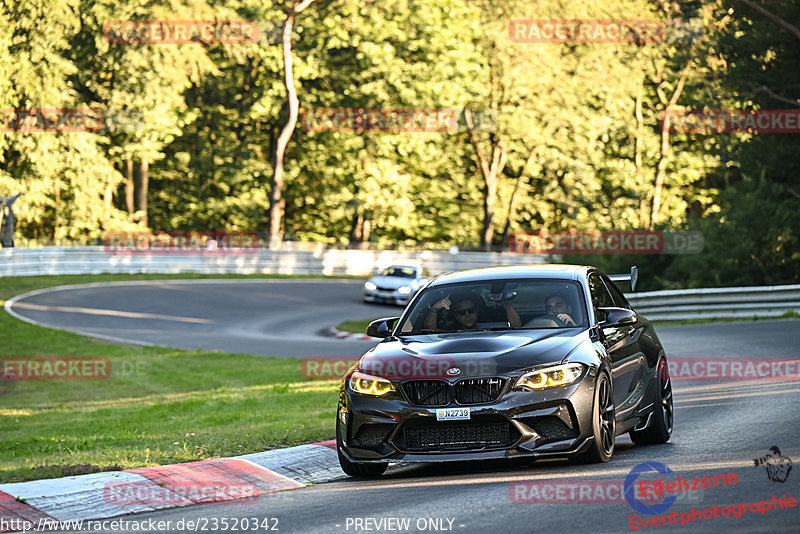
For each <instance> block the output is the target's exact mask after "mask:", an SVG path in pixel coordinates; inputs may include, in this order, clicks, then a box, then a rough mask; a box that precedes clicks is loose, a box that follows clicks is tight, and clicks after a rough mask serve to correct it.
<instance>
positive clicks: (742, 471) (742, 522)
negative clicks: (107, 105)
mask: <svg viewBox="0 0 800 534" xmlns="http://www.w3.org/2000/svg"><path fill="white" fill-rule="evenodd" d="M144 285H146V286H147V287H125V286H111V287H107V288H87V289H72V290H67V291H58V292H51V293H44V294H40V295H35V296H31V297H29V298H25V299H22V300H20V301H18V302H17V303H16V304H15V305H14V306H13V309H14V311H15V312H16V313H19V314H25V316H26V317H28V318H31V319H34V320H36V321H40V322H43V323H48V324H54V325H58V326H61V327H68V328H72V329H75V330H81V331H91V332H93V333H96V334H103V335H114V336H116V337H123V338H125V337H126V336H130V337H131V338H133V339H138V340H145V341H149V342H153V343H156V342H159V343H163V344H167V345H172V346H178V347H181V346H187V347H196V346H202V347H203V348H218V349H219V350H229V351H233V352H255V353H258V354H273V355H283V356H300V355H319V354H320V352H323V353H325V354H335V355H352V354H355V353H350V352H348V351H352V350H355V351H357V352H361V351H363V350H364V349H365V348H367V347H369V343H363V342H359V343H348V342H346V341H338V340H327V339H322V338H315V337H314V336H313V333H314V332H315V331H316V329H318V328H319V327H321V326H324V325H330V324H336V323H338V322H339V321H340V320H342V319H345V318H358V317H365V318H367V317H375V316H378V315H381V314H382V313H383V312H384V311H389V312H390V314H391V312H392V311H395V309H393V308H388V309H387V308H386V307H378V306H367V305H363V304H361V303H360V302H359V300H358V287H357V283H353V282H341V283H339V282H333V283H331V282H319V283H315V284H308V283H306V282H296V281H294V282H291V283H279V284H277V283H276V284H272V283H262V284H252V283H251V284H241V285H240V284H231V283H229V282H227V281H226V282H224V283H218V284H181V283H176V282H173V281H170V282H163V283H147V284H144ZM337 296H338V298H339V300H336V298H337ZM65 308H67V309H65ZM68 308H86V309H85V310H72V309H68ZM98 310H109V311H110V312H113V313H107V312H101V311H98ZM136 314H150V315H147V316H139V315H136ZM162 316H163V317H162ZM187 319H188V320H187ZM196 319H199V320H202V321H207V322H194V320H196ZM275 328H278V330H273V329H275ZM278 332H279V333H280V335H278ZM658 333H659V336H660V337H661V340H662V342H663V344H664V346H665V348H666V351H667V354H668V356H669V357H672V358H676V357H683V358H700V357H722V358H727V357H755V358H763V359H765V360H768V359H771V358H778V357H798V356H800V321H798V320H776V321H763V322H743V323H720V324H704V325H687V326H672V327H662V328H659V329H658ZM220 335H224V336H226V337H227V339H225V340H224V341H220V342H219V343H220V345H214V344H213V343H214V337H215V336H220ZM285 338H288V339H290V340H291V341H289V342H286V343H282V342H280V341H279V340H280V339H285ZM226 347H227V348H226ZM247 347H254V348H260V349H261V350H252V349H249V348H247ZM673 388H674V398H675V428H674V433H673V437H672V439H671V440H670V442H669V443H667V444H665V445H658V446H648V447H637V446H633V445H632V444H631V442H630V440H629V439H628V438H627V437H626V436H625V437H623V436H621V437H619V438H617V449H616V452H615V454H614V457H613V458H612V459H611V461H610V462H609V463H607V464H600V465H589V466H573V465H569V464H567V463H566V462H563V461H551V462H547V463H545V462H540V463H535V464H530V463H526V462H492V463H482V464H469V463H459V464H445V465H424V466H403V467H398V468H394V469H391V470H390V471H389V472H388V474H387V475H384V476H383V477H382V478H379V479H376V480H366V479H350V480H346V481H342V482H333V483H327V484H320V485H316V486H309V487H305V488H301V489H297V490H291V491H283V492H278V493H274V494H267V495H262V496H260V497H259V498H258V500H257V501H256V502H240V501H229V502H227V503H224V504H217V505H210V506H194V507H191V508H178V509H172V510H162V511H159V512H152V513H142V514H134V515H129V516H123V517H121V518H119V519H123V520H128V521H147V520H150V519H152V520H154V521H162V520H163V521H168V520H169V521H171V522H172V523H171V525H168V527H171V528H156V529H152V528H147V526H146V525H147V524H146V523H144V524H142V525H141V526H142V527H144V528H139V529H137V530H134V529H133V528H132V527H130V525H129V526H128V528H121V527H118V528H114V529H113V530H111V529H110V528H106V529H105V530H104V531H105V532H109V531H120V532H121V531H126V532H134V531H136V532H166V531H169V532H182V531H198V532H200V531H206V532H215V531H216V532H225V531H227V532H243V531H245V530H247V531H249V532H258V531H262V532H266V529H265V528H263V526H264V525H265V524H266V525H267V526H275V521H274V520H271V521H269V522H267V523H264V521H263V520H264V519H265V518H277V528H278V529H279V530H278V531H279V532H297V533H306V532H311V533H316V532H337V533H345V532H436V531H437V530H436V528H432V527H439V530H438V531H439V532H441V531H445V532H465V533H466V532H469V533H472V532H476V533H477V532H496V533H503V532H520V533H522V532H525V533H535V532H554V533H559V532H629V531H631V523H630V517H631V516H632V515H636V516H638V518H639V519H642V518H644V517H652V516H649V515H647V514H644V513H636V512H634V510H633V508H632V507H631V506H630V505H629V504H628V503H626V502H621V503H619V502H617V503H600V502H591V499H590V500H589V501H586V500H585V499H584V500H583V501H582V502H576V501H581V499H580V498H574V499H573V498H569V497H567V498H557V499H555V500H556V501H557V502H554V503H552V504H541V503H538V504H529V503H517V502H513V499H512V497H513V496H514V495H515V492H516V491H518V490H516V489H514V486H512V484H513V483H515V482H517V483H518V482H526V481H527V482H530V481H536V482H537V483H539V484H540V485H539V486H538V487H539V488H540V489H541V490H542V491H543V492H544V489H543V488H544V487H545V486H542V485H541V484H552V483H555V482H561V483H562V486H561V487H566V486H564V485H563V484H570V483H579V482H580V483H591V481H596V480H602V481H616V482H618V483H620V484H621V483H622V482H623V481H624V480H625V477H626V476H627V475H628V474H629V472H630V471H631V470H632V469H633V468H634V467H635V466H637V465H639V464H641V463H643V462H660V463H662V464H665V465H666V466H668V467H669V468H671V469H672V470H673V474H671V475H668V476H669V477H672V478H668V479H674V476H675V474H678V475H680V476H681V477H683V478H687V477H690V478H696V477H704V476H714V475H717V474H722V473H725V474H727V473H730V472H735V473H736V474H737V476H738V479H737V483H736V484H732V485H728V486H725V487H714V488H707V489H703V490H699V491H697V492H692V493H682V494H681V498H680V499H679V500H678V501H677V502H675V503H674V504H673V505H672V506H671V507H670V508H669V509H668V510H666V511H664V512H662V513H660V514H659V515H660V516H661V515H666V514H670V513H671V512H672V511H675V512H677V514H678V517H679V518H680V514H681V513H690V514H691V507H694V508H695V510H703V509H706V508H709V509H712V508H713V507H714V506H715V505H716V506H717V507H730V506H733V505H739V504H743V503H751V502H753V501H767V500H769V501H771V500H772V497H773V496H776V497H778V498H780V497H781V496H783V495H784V494H785V495H786V496H787V497H794V498H797V499H800V491H798V490H799V489H800V467H799V466H798V464H800V409H798V406H800V381H797V380H784V381H749V382H741V381H739V382H736V381H733V382H731V381H724V382H700V381H692V382H674V383H673ZM773 446H778V447H779V448H780V450H781V452H782V454H783V456H785V457H788V458H789V459H791V460H792V461H793V462H794V464H795V465H794V467H793V469H791V470H789V471H788V477H786V480H785V481H783V482H779V481H771V480H770V479H769V478H768V476H767V471H766V469H765V468H764V467H763V466H755V465H754V461H753V460H754V459H755V458H759V457H763V456H765V455H766V454H767V452H768V450H769V449H770V447H773ZM643 478H645V477H643ZM646 478H647V479H651V478H657V476H656V475H655V473H652V472H651V473H650V476H647V477H646ZM525 487H527V486H525ZM550 487H551V488H552V487H553V486H550ZM551 491H552V490H551ZM523 495H524V493H523ZM542 495H544V493H542ZM719 510H723V509H722V508H719ZM739 511H741V509H739ZM694 517H695V518H696V515H695V516H694ZM367 518H370V519H371V520H374V521H369V522H365V519H367ZM390 518H396V519H400V520H402V519H408V520H410V523H409V528H408V529H407V530H398V529H397V528H396V527H397V526H398V523H395V522H392V523H383V524H381V525H380V526H382V527H383V528H377V527H378V524H377V523H376V522H375V521H380V520H381V519H383V520H384V521H385V520H388V519H390ZM223 519H224V520H226V521H227V525H228V527H229V528H228V529H225V528H223V526H224V525H223V523H221V521H222V520H223ZM245 519H247V520H248V524H247V527H248V528H243V527H244V526H245V524H244V523H243V522H242V521H243V520H245ZM253 519H257V520H258V528H253V526H254V522H253ZM181 520H183V521H184V523H183V524H182V525H179V524H178V522H179V521H181ZM235 520H236V521H237V525H236V526H237V527H238V528H237V529H233V528H231V527H233V526H234V521H235ZM357 520H360V522H357ZM451 520H452V523H451V522H450V521H451ZM187 521H194V522H195V524H194V525H192V526H191V528H190V526H189V525H187V523H186V522H187ZM215 522H216V523H215ZM215 525H216V526H215ZM179 526H180V527H182V528H178V527H179ZM213 527H215V528H213ZM387 527H394V528H387ZM636 531H637V532H640V531H646V532H667V531H671V532H759V533H760V532H800V507H795V508H785V509H778V510H769V511H767V512H765V513H761V512H760V511H757V510H756V511H753V509H752V508H748V511H747V513H745V514H744V515H742V516H741V517H738V518H737V517H734V516H733V515H731V516H729V517H719V518H710V519H702V520H698V519H695V520H694V521H691V522H688V523H686V524H685V525H683V526H681V525H677V526H650V527H649V528H647V529H644V528H642V527H641V526H640V527H639V529H637V530H636Z"/></svg>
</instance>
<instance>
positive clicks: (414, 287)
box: [363, 265, 428, 306]
mask: <svg viewBox="0 0 800 534" xmlns="http://www.w3.org/2000/svg"><path fill="white" fill-rule="evenodd" d="M427 282H428V273H427V272H426V271H425V270H424V269H422V268H421V267H411V266H408V265H392V266H391V267H387V268H386V269H384V270H383V271H381V273H380V274H379V275H378V276H373V277H372V278H370V279H369V280H367V282H366V283H365V284H364V297H363V298H364V302H388V303H390V304H397V305H398V306H405V305H406V304H408V303H409V301H410V300H411V297H413V296H414V295H415V294H416V292H417V291H419V289H420V288H421V287H422V286H424V285H425V284H426V283H427Z"/></svg>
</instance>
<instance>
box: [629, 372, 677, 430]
mask: <svg viewBox="0 0 800 534" xmlns="http://www.w3.org/2000/svg"><path fill="white" fill-rule="evenodd" d="M656 376H657V378H656V380H657V381H658V392H657V395H658V401H657V402H656V406H655V407H654V408H653V418H654V420H653V422H652V424H651V425H650V426H648V427H647V428H645V429H644V430H632V431H631V433H630V436H631V441H633V442H634V443H635V444H636V445H657V444H661V443H666V442H667V441H669V438H670V436H672V427H673V422H674V411H673V409H672V381H671V380H670V377H669V367H668V366H667V360H666V358H661V360H660V361H659V362H658V367H656Z"/></svg>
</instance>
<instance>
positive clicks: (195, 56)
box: [0, 0, 800, 289]
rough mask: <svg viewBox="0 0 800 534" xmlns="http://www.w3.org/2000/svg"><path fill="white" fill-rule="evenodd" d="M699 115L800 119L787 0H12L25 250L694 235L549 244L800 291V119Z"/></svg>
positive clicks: (699, 283) (653, 278)
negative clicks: (136, 242)
mask: <svg viewBox="0 0 800 534" xmlns="http://www.w3.org/2000/svg"><path fill="white" fill-rule="evenodd" d="M175 21H178V22H175ZM187 21H188V22H187ZM191 21H195V22H197V26H196V27H195V25H194V24H195V23H193V22H191ZM203 21H206V22H209V21H210V25H209V24H205V25H204V23H203ZM537 21H538V22H537ZM543 21H550V22H552V24H545V23H544V22H543ZM559 21H560V22H559ZM581 21H584V22H581ZM586 21H588V22H586ZM598 21H605V22H603V24H598ZM609 21H614V24H613V27H612V25H609ZM612 29H613V31H612ZM206 30H208V31H206ZM704 110H705V111H706V112H711V111H713V112H714V113H718V112H720V110H723V111H724V110H727V111H725V112H726V113H733V114H735V113H744V114H747V113H751V112H764V111H765V110H766V111H769V110H784V111H785V113H786V114H787V115H788V116H791V113H793V112H796V111H797V110H800V0H705V1H676V2H673V1H666V0H608V1H606V2H601V3H598V2H591V1H587V0H528V1H522V0H381V1H375V0H288V1H271V0H259V1H255V0H226V1H224V2H223V1H215V0H171V1H169V2H155V1H148V0H0V196H4V195H16V194H17V193H23V196H22V197H21V198H20V199H19V200H18V201H17V202H16V204H15V205H14V211H15V213H16V218H17V227H16V243H17V246H41V245H71V244H80V245H85V244H94V243H97V242H98V240H102V238H103V236H104V235H107V234H108V233H110V232H142V231H153V232H186V231H206V232H208V231H214V232H216V231H226V232H258V233H259V235H263V236H266V241H265V242H266V243H267V244H268V246H271V247H273V248H277V247H281V246H283V245H282V243H284V242H299V243H323V244H325V246H329V247H339V248H345V247H349V248H364V249H416V250H422V249H447V248H448V247H451V246H453V245H455V246H458V247H459V248H460V249H462V250H484V251H504V250H508V249H509V241H510V240H511V239H512V237H513V235H514V234H515V233H531V232H533V233H535V232H540V231H543V230H544V231H549V232H559V231H577V232H581V231H628V230H631V231H633V230H650V231H660V232H700V233H702V235H703V238H704V239H703V241H704V248H703V251H702V252H701V253H696V254H673V255H669V254H653V255H638V256H635V257H632V256H630V255H620V254H616V255H610V254H604V255H601V254H593V255H582V256H577V255H565V256H564V257H563V260H564V261H569V262H577V263H591V264H595V265H598V266H599V267H601V268H605V269H608V270H620V269H626V266H628V265H630V264H631V263H638V265H639V266H640V270H641V271H642V288H643V289H661V288H684V287H711V286H734V285H768V284H781V283H800V222H799V218H798V215H800V128H798V125H797V123H796V122H795V123H794V126H793V127H792V125H791V123H790V122H789V121H788V120H787V123H786V124H783V126H785V128H783V130H782V131H779V132H778V131H771V130H769V129H765V130H763V131H759V130H758V129H753V128H749V129H736V130H734V131H725V129H720V128H714V127H713V125H711V126H709V127H673V126H675V125H676V124H677V123H675V122H672V123H671V122H670V121H669V120H665V118H667V117H670V116H676V114H677V116H681V114H683V115H682V116H683V117H684V118H685V117H686V116H687V114H689V115H691V114H693V113H698V112H701V113H702V112H703V111H704ZM54 116H55V118H54ZM26 124H27V126H25V125H26ZM32 124H33V127H32V126H31V125H32ZM693 124H696V122H695V123H693ZM745 124H746V122H745ZM684 126H685V123H684ZM521 261H524V257H523V258H522V260H521Z"/></svg>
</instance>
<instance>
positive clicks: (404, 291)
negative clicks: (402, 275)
mask: <svg viewBox="0 0 800 534" xmlns="http://www.w3.org/2000/svg"><path fill="white" fill-rule="evenodd" d="M397 292H398V293H400V294H401V295H408V294H409V293H411V288H410V287H408V286H400V287H398V288H397Z"/></svg>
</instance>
